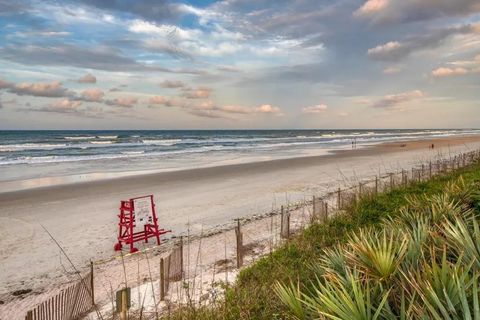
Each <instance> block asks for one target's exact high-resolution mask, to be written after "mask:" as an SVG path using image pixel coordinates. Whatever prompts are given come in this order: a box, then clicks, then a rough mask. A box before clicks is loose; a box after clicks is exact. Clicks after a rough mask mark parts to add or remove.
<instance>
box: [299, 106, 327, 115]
mask: <svg viewBox="0 0 480 320" xmlns="http://www.w3.org/2000/svg"><path fill="white" fill-rule="evenodd" d="M327 109H328V107H327V105H326V104H319V105H316V106H311V107H305V108H303V109H302V113H305V114H320V113H323V112H325V111H326V110H327Z"/></svg>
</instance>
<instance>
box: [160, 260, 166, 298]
mask: <svg viewBox="0 0 480 320" xmlns="http://www.w3.org/2000/svg"><path fill="white" fill-rule="evenodd" d="M160 301H165V260H164V259H163V258H160Z"/></svg>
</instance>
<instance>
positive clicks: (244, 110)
mask: <svg viewBox="0 0 480 320" xmlns="http://www.w3.org/2000/svg"><path fill="white" fill-rule="evenodd" d="M217 110H219V111H222V112H226V113H237V114H249V113H254V112H255V110H253V109H252V108H248V107H243V106H233V105H228V106H222V107H218V108H217Z"/></svg>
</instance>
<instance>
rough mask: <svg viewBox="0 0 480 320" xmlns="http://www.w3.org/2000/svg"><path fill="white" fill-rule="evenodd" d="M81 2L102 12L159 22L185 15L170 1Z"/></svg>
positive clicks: (103, 0) (177, 5)
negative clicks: (121, 13) (125, 14)
mask: <svg viewBox="0 0 480 320" xmlns="http://www.w3.org/2000/svg"><path fill="white" fill-rule="evenodd" d="M79 2H82V3H84V4H86V5H89V6H92V7H96V8H99V9H102V10H110V11H112V12H123V13H127V14H130V15H134V16H138V17H142V18H145V19H147V20H150V21H157V22H163V21H172V20H177V19H178V18H180V17H181V16H182V14H183V11H182V10H181V9H180V7H179V6H180V5H179V4H176V3H175V2H172V1H168V0H157V1H151V0H136V1H134V2H129V1H127V2H125V1H105V0H80V1H79Z"/></svg>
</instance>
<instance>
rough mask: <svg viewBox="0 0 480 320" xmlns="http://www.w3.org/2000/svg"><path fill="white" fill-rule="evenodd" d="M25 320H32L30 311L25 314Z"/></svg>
mask: <svg viewBox="0 0 480 320" xmlns="http://www.w3.org/2000/svg"><path fill="white" fill-rule="evenodd" d="M25 320H33V312H32V310H30V311H28V312H27V316H26V317H25Z"/></svg>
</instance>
